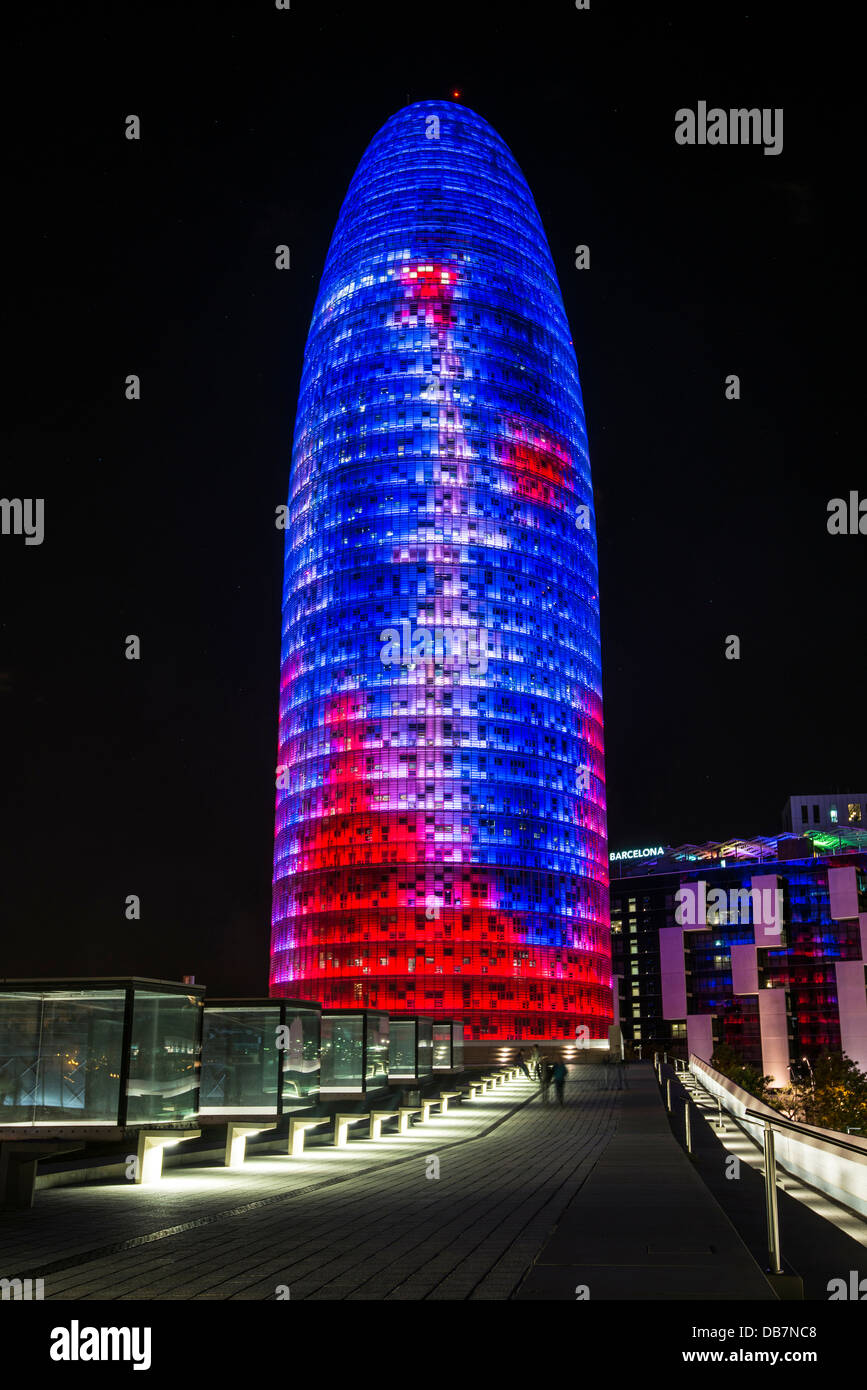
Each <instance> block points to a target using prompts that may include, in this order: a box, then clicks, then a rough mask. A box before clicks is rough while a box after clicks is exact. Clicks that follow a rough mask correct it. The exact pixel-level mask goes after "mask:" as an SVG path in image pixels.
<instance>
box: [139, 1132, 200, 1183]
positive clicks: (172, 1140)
mask: <svg viewBox="0 0 867 1390" xmlns="http://www.w3.org/2000/svg"><path fill="white" fill-rule="evenodd" d="M201 1133H202V1131H201V1130H200V1129H184V1130H174V1131H173V1130H170V1129H140V1130H139V1131H138V1148H137V1150H136V1162H135V1179H134V1181H135V1182H136V1183H143V1182H159V1180H160V1178H161V1177H162V1175H163V1152H164V1150H165V1149H171V1148H174V1146H175V1144H183V1143H184V1141H185V1140H187V1139H198V1138H199V1137H200V1135H201Z"/></svg>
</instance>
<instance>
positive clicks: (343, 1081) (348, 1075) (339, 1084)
mask: <svg viewBox="0 0 867 1390" xmlns="http://www.w3.org/2000/svg"><path fill="white" fill-rule="evenodd" d="M321 1062H322V1071H321V1073H320V1084H321V1089H322V1094H323V1095H327V1094H328V1093H329V1092H330V1091H358V1092H359V1093H360V1092H361V1091H362V1090H363V1089H364V1015H363V1014H344V1015H341V1016H337V1015H336V1014H323V1015H322V1058H321Z"/></svg>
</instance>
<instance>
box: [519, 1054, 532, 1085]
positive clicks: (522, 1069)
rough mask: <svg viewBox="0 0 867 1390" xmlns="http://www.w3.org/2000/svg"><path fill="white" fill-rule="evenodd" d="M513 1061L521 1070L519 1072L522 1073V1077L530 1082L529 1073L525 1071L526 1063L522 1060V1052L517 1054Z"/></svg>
mask: <svg viewBox="0 0 867 1390" xmlns="http://www.w3.org/2000/svg"><path fill="white" fill-rule="evenodd" d="M515 1061H516V1062H517V1064H518V1066H519V1067H520V1068H521V1071H522V1072H523V1073H524V1075H525V1076H526V1078H527V1080H528V1081H529V1080H530V1073H529V1071H528V1070H527V1062H526V1060H525V1058H524V1054H523V1052H519V1053H518V1055H517V1057H516V1058H515Z"/></svg>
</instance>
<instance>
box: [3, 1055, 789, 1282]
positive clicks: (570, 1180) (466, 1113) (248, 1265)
mask: <svg viewBox="0 0 867 1390" xmlns="http://www.w3.org/2000/svg"><path fill="white" fill-rule="evenodd" d="M312 1133H313V1134H314V1135H315V1132H312ZM351 1135H352V1131H351V1130H350V1136H351ZM0 1230H2V1250H3V1265H4V1269H5V1270H6V1271H7V1272H8V1273H10V1274H11V1273H15V1274H17V1275H19V1276H25V1277H26V1276H30V1277H40V1276H41V1277H43V1278H44V1280H45V1298H46V1300H51V1299H55V1300H58V1299H69V1300H79V1299H90V1300H127V1299H181V1300H184V1299H216V1300H220V1299H253V1300H265V1299H275V1298H281V1297H282V1298H286V1297H290V1298H292V1299H299V1298H300V1299H345V1298H351V1299H373V1300H392V1299H394V1300H414V1299H442V1300H466V1299H488V1300H504V1299H514V1298H519V1299H573V1300H574V1299H575V1298H576V1297H579V1296H582V1294H581V1292H580V1291H581V1290H582V1289H586V1293H585V1294H584V1295H583V1296H589V1297H590V1298H617V1299H621V1298H636V1299H648V1298H651V1299H652V1298H723V1299H726V1298H750V1299H773V1297H774V1295H773V1293H772V1291H771V1289H770V1287H769V1285H768V1284H767V1282H766V1281H765V1279H764V1277H763V1276H762V1274H761V1271H760V1269H759V1267H758V1265H757V1264H756V1263H755V1261H754V1260H753V1259H752V1258H751V1256H750V1255H749V1253H748V1252H747V1249H746V1247H745V1246H744V1244H743V1243H742V1241H741V1239H740V1237H739V1236H738V1234H737V1232H736V1231H735V1229H734V1227H733V1226H732V1225H731V1223H730V1222H729V1220H728V1218H727V1217H726V1216H725V1215H724V1213H723V1211H722V1209H721V1207H720V1206H719V1205H718V1203H717V1201H716V1200H715V1199H714V1197H713V1196H712V1195H711V1194H710V1192H709V1191H708V1189H707V1187H706V1186H705V1184H704V1183H703V1182H702V1180H701V1178H700V1177H699V1176H698V1174H697V1173H696V1171H695V1169H694V1167H693V1165H692V1164H691V1163H690V1160H689V1158H688V1157H687V1156H686V1154H685V1153H684V1152H683V1150H682V1148H681V1147H680V1145H679V1144H678V1142H677V1140H676V1139H675V1137H674V1136H673V1135H672V1133H671V1130H670V1128H669V1125H668V1121H667V1118H666V1114H665V1110H664V1106H663V1104H662V1102H661V1099H660V1096H659V1092H658V1089H657V1087H656V1084H655V1081H654V1079H653V1074H652V1071H651V1069H650V1067H649V1065H643V1066H633V1067H630V1068H619V1067H617V1066H608V1065H604V1064H592V1065H585V1066H581V1067H577V1068H574V1069H573V1071H572V1073H571V1075H570V1079H569V1081H568V1082H567V1085H566V1103H565V1105H563V1107H562V1108H561V1107H560V1106H559V1105H558V1104H557V1103H556V1101H555V1099H554V1093H553V1091H552V1092H551V1097H550V1100H549V1102H548V1103H547V1104H546V1103H543V1100H542V1097H541V1096H540V1094H539V1091H538V1088H537V1087H536V1086H535V1085H534V1084H532V1083H530V1082H528V1081H526V1080H524V1079H520V1080H519V1081H514V1082H510V1083H509V1084H507V1085H505V1086H502V1087H497V1088H495V1089H494V1090H493V1091H491V1092H489V1093H488V1094H486V1095H484V1096H480V1097H478V1098H477V1099H476V1100H474V1101H468V1100H464V1101H463V1102H462V1103H461V1104H460V1105H456V1106H455V1105H453V1106H452V1107H450V1109H449V1112H448V1113H447V1114H446V1115H444V1116H443V1115H436V1114H434V1115H432V1116H431V1119H430V1121H429V1122H428V1123H427V1124H426V1125H424V1126H420V1127H417V1128H414V1129H413V1130H412V1131H411V1132H410V1133H409V1134H407V1135H405V1136H398V1135H394V1136H393V1137H388V1138H385V1137H383V1139H381V1140H379V1141H376V1142H374V1141H371V1140H369V1139H364V1138H353V1137H350V1142H349V1144H348V1145H347V1147H346V1148H342V1149H340V1148H334V1147H330V1146H328V1144H327V1143H326V1141H325V1139H324V1137H312V1138H308V1150H307V1152H306V1153H305V1154H304V1155H303V1156H302V1157H300V1158H290V1157H288V1156H287V1155H286V1154H277V1153H273V1154H268V1153H259V1154H257V1153H255V1152H253V1153H252V1155H251V1156H250V1157H249V1158H248V1160H247V1163H246V1164H245V1166H244V1167H243V1168H241V1169H227V1168H223V1167H204V1166H202V1167H199V1166H192V1165H190V1166H178V1167H174V1168H168V1169H167V1176H166V1177H165V1178H164V1180H163V1181H162V1182H161V1183H160V1184H158V1185H157V1186H154V1187H152V1188H148V1187H145V1186H135V1185H133V1184H130V1183H127V1182H123V1181H120V1180H114V1181H110V1182H102V1183H92V1184H88V1185H86V1186H80V1187H66V1188H63V1187H58V1188H49V1189H46V1190H42V1191H40V1192H38V1194H37V1197H36V1203H35V1205H34V1207H33V1209H32V1210H31V1211H28V1212H21V1213H16V1214H11V1215H8V1216H6V1217H4V1218H3V1220H2V1223H0ZM576 1291H577V1292H576Z"/></svg>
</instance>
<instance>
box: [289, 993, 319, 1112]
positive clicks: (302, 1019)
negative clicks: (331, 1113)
mask: <svg viewBox="0 0 867 1390" xmlns="http://www.w3.org/2000/svg"><path fill="white" fill-rule="evenodd" d="M285 1019H286V1023H285V1026H286V1035H285V1036H286V1046H285V1048H284V1051H283V1111H284V1113H285V1112H287V1111H291V1110H296V1109H298V1108H299V1106H302V1105H309V1103H310V1102H311V1100H316V1099H317V1097H318V1095H319V1066H320V1064H319V1046H320V1021H319V1020H320V1015H319V1010H318V1009H296V1008H289V1007H287V1009H286V1015H285Z"/></svg>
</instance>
